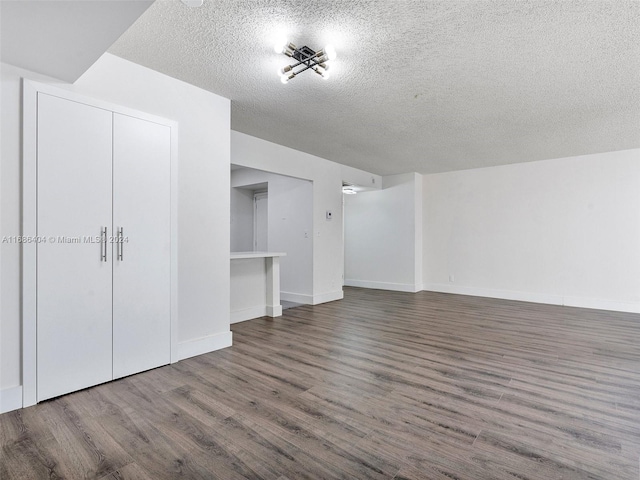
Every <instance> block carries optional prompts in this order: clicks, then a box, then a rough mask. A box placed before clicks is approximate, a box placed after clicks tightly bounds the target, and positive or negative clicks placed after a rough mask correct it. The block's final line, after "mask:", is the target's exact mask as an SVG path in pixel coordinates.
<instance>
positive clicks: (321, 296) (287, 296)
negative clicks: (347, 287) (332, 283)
mask: <svg viewBox="0 0 640 480" xmlns="http://www.w3.org/2000/svg"><path fill="white" fill-rule="evenodd" d="M343 298H344V292H343V291H342V290H335V291H333V292H325V293H318V294H317V295H305V294H303V293H291V292H280V299H281V300H284V301H285V302H293V303H302V304H303V305H319V304H321V303H327V302H333V301H334V300H342V299H343Z"/></svg>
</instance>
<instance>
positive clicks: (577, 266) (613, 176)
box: [423, 149, 640, 312]
mask: <svg viewBox="0 0 640 480" xmlns="http://www.w3.org/2000/svg"><path fill="white" fill-rule="evenodd" d="M423 207H424V265H423V267H424V282H425V285H424V288H425V289H426V290H436V291H444V292H455V293H465V294H471V295H481V296H489V297H499V298H511V299H518V300H529V301H536V302H544V303H554V304H565V305H574V306H584V307H592V308H603V309H610V310H622V311H633V312H640V150H638V149H635V150H626V151H619V152H610V153H602V154H594V155H584V156H579V157H570V158H562V159H554V160H546V161H540V162H531V163H520V164H514V165H506V166H500V167H491V168H484V169H476V170H465V171H458V172H450V173H442V174H435V175H426V176H424V204H423ZM450 275H452V276H453V278H452V280H453V281H452V282H450V281H449V276H450Z"/></svg>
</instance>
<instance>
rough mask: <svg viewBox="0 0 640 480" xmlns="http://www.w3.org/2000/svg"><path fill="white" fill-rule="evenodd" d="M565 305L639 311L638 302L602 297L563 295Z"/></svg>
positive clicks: (628, 311)
mask: <svg viewBox="0 0 640 480" xmlns="http://www.w3.org/2000/svg"><path fill="white" fill-rule="evenodd" d="M564 305H565V306H567V307H580V308H593V309H595V310H610V311H614V312H626V313H640V302H620V301H618V300H606V299H602V298H587V297H570V296H569V297H564Z"/></svg>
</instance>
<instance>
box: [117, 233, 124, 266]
mask: <svg viewBox="0 0 640 480" xmlns="http://www.w3.org/2000/svg"><path fill="white" fill-rule="evenodd" d="M118 260H120V261H121V262H122V261H123V260H124V228H123V227H120V228H119V229H118Z"/></svg>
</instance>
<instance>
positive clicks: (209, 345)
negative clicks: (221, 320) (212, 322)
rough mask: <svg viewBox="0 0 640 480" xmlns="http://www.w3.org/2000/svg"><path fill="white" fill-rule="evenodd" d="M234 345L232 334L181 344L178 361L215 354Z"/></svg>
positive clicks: (223, 333)
mask: <svg viewBox="0 0 640 480" xmlns="http://www.w3.org/2000/svg"><path fill="white" fill-rule="evenodd" d="M232 343H233V333H232V332H222V333H216V334H215V335H209V336H206V337H202V338H196V339H195V340H187V341H186V342H180V343H178V355H177V357H178V358H177V360H176V361H180V360H184V359H185V358H190V357H195V356H196V355H202V354H203V353H209V352H214V351H216V350H220V349H221V348H227V347H230V346H231V344H232Z"/></svg>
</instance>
